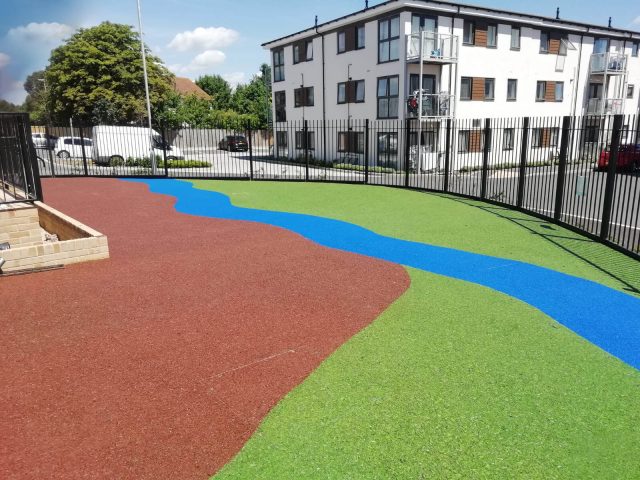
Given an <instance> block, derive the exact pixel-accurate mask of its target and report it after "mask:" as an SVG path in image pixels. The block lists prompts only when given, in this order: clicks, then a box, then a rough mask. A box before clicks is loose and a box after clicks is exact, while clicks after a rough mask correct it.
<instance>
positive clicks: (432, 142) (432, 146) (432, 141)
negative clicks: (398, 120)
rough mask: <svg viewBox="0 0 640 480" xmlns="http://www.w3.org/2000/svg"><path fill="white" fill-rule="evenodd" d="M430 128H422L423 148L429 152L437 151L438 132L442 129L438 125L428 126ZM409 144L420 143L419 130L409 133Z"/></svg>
mask: <svg viewBox="0 0 640 480" xmlns="http://www.w3.org/2000/svg"><path fill="white" fill-rule="evenodd" d="M426 128H429V130H422V131H421V135H420V137H421V140H422V141H421V144H422V148H424V149H425V150H426V151H427V152H429V153H435V152H437V151H438V147H439V145H438V138H439V136H438V132H439V131H440V129H439V127H438V125H436V126H435V127H426ZM409 145H410V146H415V145H418V133H417V132H411V133H410V134H409Z"/></svg>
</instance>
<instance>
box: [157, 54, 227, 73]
mask: <svg viewBox="0 0 640 480" xmlns="http://www.w3.org/2000/svg"><path fill="white" fill-rule="evenodd" d="M226 58H227V56H226V55H225V54H224V52H221V51H220V50H206V51H204V52H202V53H200V54H198V55H196V56H195V58H194V59H193V60H191V62H190V63H189V64H188V65H183V64H181V63H175V64H172V65H169V66H168V67H167V68H169V70H171V71H172V72H174V73H210V71H211V69H212V68H214V67H215V66H217V65H220V64H221V63H223V62H224V61H225V59H226Z"/></svg>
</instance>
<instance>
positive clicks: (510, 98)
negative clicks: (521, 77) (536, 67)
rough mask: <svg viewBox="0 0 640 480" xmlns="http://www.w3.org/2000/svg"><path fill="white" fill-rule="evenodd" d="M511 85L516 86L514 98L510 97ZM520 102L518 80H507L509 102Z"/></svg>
mask: <svg viewBox="0 0 640 480" xmlns="http://www.w3.org/2000/svg"><path fill="white" fill-rule="evenodd" d="M509 85H515V88H514V90H515V92H514V95H513V97H510V96H509ZM517 100H518V79H517V78H507V102H516V101H517Z"/></svg>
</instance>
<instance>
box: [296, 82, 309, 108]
mask: <svg viewBox="0 0 640 480" xmlns="http://www.w3.org/2000/svg"><path fill="white" fill-rule="evenodd" d="M293 96H294V106H295V107H296V108H297V107H313V87H300V88H296V89H295V90H294V91H293Z"/></svg>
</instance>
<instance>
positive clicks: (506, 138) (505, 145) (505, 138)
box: [502, 128, 515, 150]
mask: <svg viewBox="0 0 640 480" xmlns="http://www.w3.org/2000/svg"><path fill="white" fill-rule="evenodd" d="M514 132H515V130H514V129H513V128H505V129H504V130H503V134H502V149H503V150H513V135H514Z"/></svg>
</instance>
